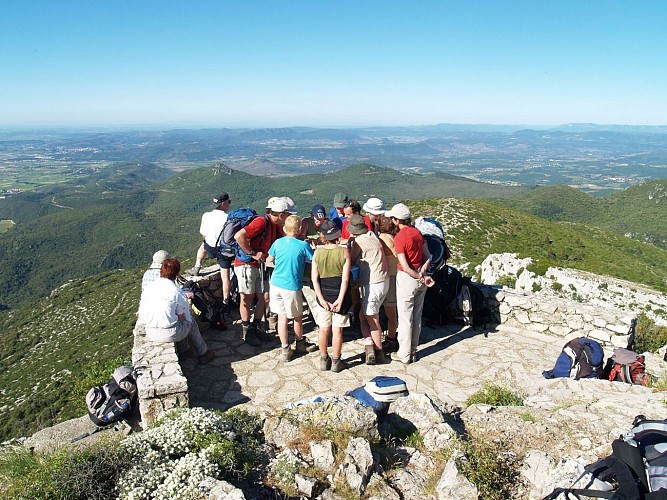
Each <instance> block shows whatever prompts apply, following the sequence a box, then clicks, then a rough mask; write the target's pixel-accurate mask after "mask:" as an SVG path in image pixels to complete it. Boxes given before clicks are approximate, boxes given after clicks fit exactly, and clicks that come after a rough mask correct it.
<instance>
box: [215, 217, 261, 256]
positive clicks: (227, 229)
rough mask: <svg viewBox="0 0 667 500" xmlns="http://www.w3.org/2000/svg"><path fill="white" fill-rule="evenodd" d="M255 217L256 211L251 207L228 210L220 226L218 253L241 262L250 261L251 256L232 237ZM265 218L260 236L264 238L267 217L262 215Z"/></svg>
mask: <svg viewBox="0 0 667 500" xmlns="http://www.w3.org/2000/svg"><path fill="white" fill-rule="evenodd" d="M257 217H260V216H259V215H257V212H255V211H254V210H253V209H252V208H236V209H234V210H232V211H231V212H229V215H228V216H227V220H226V221H225V225H224V226H222V231H221V232H220V236H218V243H217V245H216V246H217V248H218V252H219V253H220V255H222V256H223V257H227V258H229V259H230V258H232V257H236V258H237V259H239V260H240V261H241V262H250V261H251V260H252V257H251V256H250V255H248V254H247V253H245V252H244V251H243V250H241V247H239V244H238V242H237V241H236V240H235V239H234V236H235V235H236V233H238V232H239V231H240V230H241V229H243V228H244V227H246V226H247V225H248V224H250V223H251V222H252V221H253V220H255V219H256V218H257ZM263 217H264V218H265V219H266V222H267V224H266V226H265V227H264V232H263V233H262V236H261V238H262V239H264V237H265V236H266V233H267V231H268V229H269V224H268V222H269V219H268V218H267V216H266V215H264V216H263Z"/></svg>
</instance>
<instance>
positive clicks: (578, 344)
mask: <svg viewBox="0 0 667 500" xmlns="http://www.w3.org/2000/svg"><path fill="white" fill-rule="evenodd" d="M603 361H604V351H603V350H602V347H601V346H600V344H599V343H598V342H596V341H595V340H593V339H587V338H578V339H573V340H570V341H569V342H568V343H567V344H565V345H564V346H563V350H562V351H561V353H560V355H559V356H558V358H557V359H556V364H555V365H554V367H553V370H547V371H544V372H542V375H543V376H544V378H562V377H565V378H568V377H569V378H573V379H575V380H579V379H580V378H602V375H603V369H602V362H603Z"/></svg>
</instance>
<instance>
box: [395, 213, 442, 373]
mask: <svg viewBox="0 0 667 500" xmlns="http://www.w3.org/2000/svg"><path fill="white" fill-rule="evenodd" d="M384 215H385V217H389V218H391V220H392V223H393V224H394V225H396V226H397V227H398V229H399V231H398V234H396V236H395V237H394V248H395V251H396V257H397V258H398V264H397V266H396V267H397V269H398V270H397V273H396V305H397V309H398V351H397V352H394V353H392V354H391V359H393V360H396V361H400V362H401V363H404V364H408V363H412V362H414V361H416V360H417V346H418V345H419V336H420V335H421V316H422V310H423V308H424V297H425V295H426V287H427V286H431V285H432V284H433V278H431V277H430V276H426V274H425V273H426V270H427V269H428V267H429V265H430V263H431V255H430V254H429V252H428V246H427V245H426V241H425V240H424V237H423V236H422V234H421V233H420V232H419V230H418V229H416V228H415V227H413V226H412V219H411V213H410V209H409V208H408V207H407V206H406V205H404V204H403V203H397V204H396V205H394V206H393V207H392V208H391V210H388V211H387V212H385V214H384Z"/></svg>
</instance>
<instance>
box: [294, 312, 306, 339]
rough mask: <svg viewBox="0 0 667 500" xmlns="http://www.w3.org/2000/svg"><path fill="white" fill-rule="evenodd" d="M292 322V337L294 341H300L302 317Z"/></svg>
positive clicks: (301, 336)
mask: <svg viewBox="0 0 667 500" xmlns="http://www.w3.org/2000/svg"><path fill="white" fill-rule="evenodd" d="M292 321H293V323H294V337H295V338H296V340H301V339H302V338H303V316H299V317H298V318H294V319H293V320H292Z"/></svg>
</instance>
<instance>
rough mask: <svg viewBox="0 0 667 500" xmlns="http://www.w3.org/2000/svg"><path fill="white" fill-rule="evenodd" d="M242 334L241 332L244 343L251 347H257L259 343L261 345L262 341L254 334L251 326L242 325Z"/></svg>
mask: <svg viewBox="0 0 667 500" xmlns="http://www.w3.org/2000/svg"><path fill="white" fill-rule="evenodd" d="M242 334H243V341H244V342H245V343H246V344H248V345H251V346H253V347H259V346H260V345H262V343H261V342H260V341H259V339H258V338H257V336H256V335H255V331H254V330H253V329H252V328H250V327H249V326H244V327H243V333H242Z"/></svg>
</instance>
